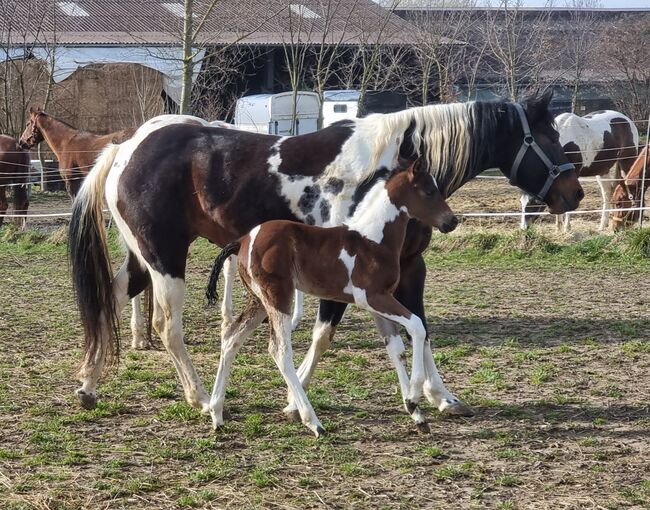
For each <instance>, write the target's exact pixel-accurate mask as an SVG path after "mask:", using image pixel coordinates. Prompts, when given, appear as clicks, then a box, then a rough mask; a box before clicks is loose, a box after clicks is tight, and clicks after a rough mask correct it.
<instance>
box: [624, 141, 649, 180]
mask: <svg viewBox="0 0 650 510" xmlns="http://www.w3.org/2000/svg"><path fill="white" fill-rule="evenodd" d="M648 169H650V152H649V151H648V145H646V146H645V148H644V149H643V150H642V151H641V153H640V154H639V156H638V157H637V159H636V161H635V162H634V165H633V166H632V168H631V169H630V171H629V173H628V174H627V177H625V182H626V184H627V185H628V187H629V188H630V189H631V190H633V191H636V190H638V189H640V188H641V182H642V181H643V187H644V189H648V187H649V186H650V179H649V177H650V176H649V175H648ZM627 181H630V182H629V183H628V182H627Z"/></svg>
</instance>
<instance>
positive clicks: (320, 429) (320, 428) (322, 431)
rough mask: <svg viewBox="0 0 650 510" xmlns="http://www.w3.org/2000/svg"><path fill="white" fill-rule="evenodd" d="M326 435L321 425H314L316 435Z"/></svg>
mask: <svg viewBox="0 0 650 510" xmlns="http://www.w3.org/2000/svg"><path fill="white" fill-rule="evenodd" d="M325 435H327V432H325V429H324V428H323V427H321V426H320V425H319V426H318V427H316V437H322V436H325Z"/></svg>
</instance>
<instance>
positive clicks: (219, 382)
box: [210, 294, 266, 429]
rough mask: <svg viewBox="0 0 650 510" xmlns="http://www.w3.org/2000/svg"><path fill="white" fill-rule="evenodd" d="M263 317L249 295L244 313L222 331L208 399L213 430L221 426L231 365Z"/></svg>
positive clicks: (254, 298) (260, 310) (256, 299)
mask: <svg viewBox="0 0 650 510" xmlns="http://www.w3.org/2000/svg"><path fill="white" fill-rule="evenodd" d="M265 317H266V311H265V310H264V307H263V306H262V303H261V301H260V300H259V299H258V298H257V297H256V296H254V295H253V294H249V296H248V303H247V304H246V308H245V309H244V311H243V312H242V313H241V314H239V316H238V317H237V318H236V319H235V320H233V321H232V322H231V323H230V324H228V326H227V327H226V328H225V329H224V330H223V331H222V335H221V336H222V340H221V356H220V358H219V368H218V369H217V375H216V377H215V381H214V386H213V388H212V396H211V397H210V415H211V417H212V425H213V426H214V428H215V429H218V428H219V427H221V426H222V425H223V406H224V400H225V398H226V386H227V385H228V379H229V378H230V370H231V368H232V363H233V361H234V359H235V357H236V356H237V353H238V352H239V349H240V348H241V346H242V345H243V344H244V342H245V341H246V339H247V338H248V337H249V336H250V334H251V333H252V332H253V331H254V330H255V328H257V327H258V326H259V325H260V324H261V323H262V321H263V320H264V318H265Z"/></svg>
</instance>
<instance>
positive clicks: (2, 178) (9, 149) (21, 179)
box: [0, 135, 31, 228]
mask: <svg viewBox="0 0 650 510" xmlns="http://www.w3.org/2000/svg"><path fill="white" fill-rule="evenodd" d="M30 168H31V164H30V160H29V152H27V151H25V150H23V149H22V147H21V146H20V144H19V142H18V140H16V139H15V138H12V137H11V136H7V135H0V226H2V223H3V222H4V219H5V217H4V215H5V214H6V213H7V208H8V207H9V203H8V202H7V190H8V189H11V190H12V192H13V197H14V212H15V213H16V214H27V208H28V207H29V195H28V190H27V186H28V183H29V173H30ZM19 223H20V224H21V225H22V227H23V228H25V226H26V225H27V218H20V219H19Z"/></svg>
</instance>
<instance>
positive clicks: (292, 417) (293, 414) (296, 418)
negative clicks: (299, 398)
mask: <svg viewBox="0 0 650 510" xmlns="http://www.w3.org/2000/svg"><path fill="white" fill-rule="evenodd" d="M284 415H285V416H286V417H287V420H288V421H289V423H302V418H301V417H300V413H299V412H298V409H291V410H290V411H285V412H284Z"/></svg>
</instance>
